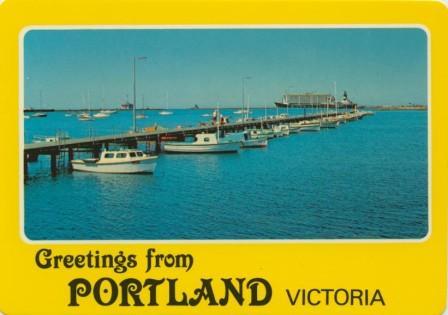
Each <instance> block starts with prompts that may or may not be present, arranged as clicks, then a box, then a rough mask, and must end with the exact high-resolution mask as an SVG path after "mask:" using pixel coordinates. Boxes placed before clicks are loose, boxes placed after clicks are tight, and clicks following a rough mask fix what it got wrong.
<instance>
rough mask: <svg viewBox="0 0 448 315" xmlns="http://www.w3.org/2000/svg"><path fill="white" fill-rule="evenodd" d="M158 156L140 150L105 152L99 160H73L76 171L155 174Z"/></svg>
mask: <svg viewBox="0 0 448 315" xmlns="http://www.w3.org/2000/svg"><path fill="white" fill-rule="evenodd" d="M156 160H157V156H149V155H146V154H145V153H143V152H142V151H139V150H122V151H104V152H102V153H101V157H100V158H99V159H83V160H72V161H71V163H72V167H73V170H74V171H82V172H91V173H111V174H138V173H154V170H155V169H156V164H157V163H156Z"/></svg>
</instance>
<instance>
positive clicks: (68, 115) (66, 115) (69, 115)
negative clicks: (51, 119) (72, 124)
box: [64, 113, 73, 117]
mask: <svg viewBox="0 0 448 315" xmlns="http://www.w3.org/2000/svg"><path fill="white" fill-rule="evenodd" d="M64 116H65V117H72V116H73V114H71V113H65V114H64Z"/></svg>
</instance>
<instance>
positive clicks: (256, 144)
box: [241, 130, 268, 148]
mask: <svg viewBox="0 0 448 315" xmlns="http://www.w3.org/2000/svg"><path fill="white" fill-rule="evenodd" d="M252 131H253V130H250V131H249V130H248V131H246V132H245V133H244V138H243V140H242V141H241V148H264V147H267V145H268V138H267V137H262V136H260V135H258V134H256V136H255V137H252V134H254V133H252Z"/></svg>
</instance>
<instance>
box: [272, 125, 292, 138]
mask: <svg viewBox="0 0 448 315" xmlns="http://www.w3.org/2000/svg"><path fill="white" fill-rule="evenodd" d="M272 132H273V134H274V137H276V138H277V137H285V136H289V126H288V125H283V124H282V125H274V126H272Z"/></svg>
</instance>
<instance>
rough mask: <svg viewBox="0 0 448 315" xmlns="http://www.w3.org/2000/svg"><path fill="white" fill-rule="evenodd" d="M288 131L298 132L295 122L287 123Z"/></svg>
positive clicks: (298, 127) (298, 128)
mask: <svg viewBox="0 0 448 315" xmlns="http://www.w3.org/2000/svg"><path fill="white" fill-rule="evenodd" d="M288 126H289V133H290V134H291V133H299V132H300V126H298V125H297V123H289V125H288Z"/></svg>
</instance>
